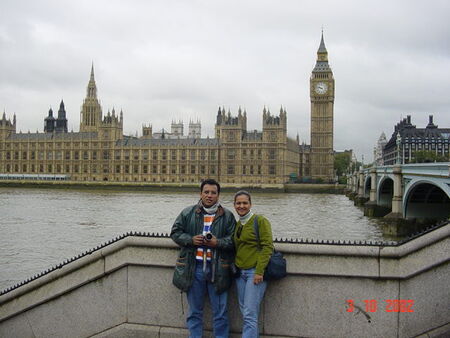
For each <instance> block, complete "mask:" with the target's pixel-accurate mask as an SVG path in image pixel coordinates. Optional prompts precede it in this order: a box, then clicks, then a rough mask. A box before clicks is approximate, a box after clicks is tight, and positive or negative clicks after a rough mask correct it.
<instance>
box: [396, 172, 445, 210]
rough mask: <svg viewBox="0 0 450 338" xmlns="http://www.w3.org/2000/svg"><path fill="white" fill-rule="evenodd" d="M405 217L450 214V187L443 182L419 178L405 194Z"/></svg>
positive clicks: (409, 186) (410, 185)
mask: <svg viewBox="0 0 450 338" xmlns="http://www.w3.org/2000/svg"><path fill="white" fill-rule="evenodd" d="M403 196H404V197H403V217H405V218H407V219H408V218H436V219H443V218H448V217H449V216H450V188H449V186H448V185H447V184H444V183H442V182H433V181H431V180H417V181H416V182H413V183H411V184H409V185H408V187H407V189H406V191H405V194H404V195H403Z"/></svg>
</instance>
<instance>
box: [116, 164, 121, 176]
mask: <svg viewBox="0 0 450 338" xmlns="http://www.w3.org/2000/svg"><path fill="white" fill-rule="evenodd" d="M116 174H120V165H116Z"/></svg>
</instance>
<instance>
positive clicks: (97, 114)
mask: <svg viewBox="0 0 450 338" xmlns="http://www.w3.org/2000/svg"><path fill="white" fill-rule="evenodd" d="M101 122H102V107H101V106H100V103H99V102H98V99H97V86H96V84H95V79H94V65H92V68H91V78H90V80H89V83H88V86H87V93H86V98H85V99H84V101H83V106H82V107H81V112H80V132H89V131H97V130H98V127H99V126H100V123H101Z"/></svg>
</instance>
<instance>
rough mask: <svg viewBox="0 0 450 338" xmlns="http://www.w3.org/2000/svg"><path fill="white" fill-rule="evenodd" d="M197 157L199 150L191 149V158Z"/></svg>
mask: <svg viewBox="0 0 450 338" xmlns="http://www.w3.org/2000/svg"><path fill="white" fill-rule="evenodd" d="M196 158H197V152H196V151H195V150H191V160H195V159H196Z"/></svg>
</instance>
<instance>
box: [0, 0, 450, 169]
mask: <svg viewBox="0 0 450 338" xmlns="http://www.w3.org/2000/svg"><path fill="white" fill-rule="evenodd" d="M449 21H450V1H446V0H442V1H433V0H428V1H415V0H410V1H393V0H386V1H385V0H378V1H358V0H354V1H299V0H297V1H281V0H277V1H276V0H273V1H268V0H258V1H245V0H240V1H234V0H228V1H213V0H209V1H206V0H205V1H187V0H184V1H171V0H161V1H152V0H149V1H131V0H129V1H117V0H102V1H97V0H77V1H65V0H54V1H50V0H41V1H23V0H1V2H0V107H1V109H2V110H3V109H4V110H5V111H6V115H7V116H12V114H13V113H16V115H17V129H18V131H19V130H22V131H23V132H27V131H28V130H31V131H32V132H35V131H36V130H39V131H42V130H43V121H44V118H45V117H46V115H47V113H48V109H49V108H50V107H52V108H53V110H54V111H55V113H56V111H57V110H58V107H59V102H60V100H61V99H64V102H65V105H66V111H67V117H68V120H69V129H73V130H74V131H78V130H79V121H80V107H81V105H82V101H83V98H84V97H85V95H86V86H87V83H88V80H89V73H90V69H91V63H92V62H93V63H94V67H95V79H96V83H97V88H98V96H99V99H100V100H101V104H102V107H103V113H104V114H105V113H107V112H108V110H110V109H112V108H113V107H115V108H116V111H117V110H120V109H123V112H124V133H125V134H133V135H134V134H135V133H136V131H138V132H139V135H141V133H142V131H141V127H142V124H143V123H151V124H152V125H153V131H154V132H155V131H159V130H161V129H162V128H165V129H170V124H171V121H172V120H173V119H176V120H183V121H184V122H185V124H186V125H185V132H186V131H187V123H188V122H189V120H191V119H192V120H197V119H199V120H201V122H202V136H203V137H206V136H207V135H209V136H213V135H214V123H215V118H216V114H217V110H218V107H219V106H224V107H225V108H226V110H228V109H230V110H231V112H232V114H237V110H238V108H239V106H241V107H242V108H243V109H244V108H245V109H246V110H247V116H248V122H247V125H248V129H249V130H253V129H258V130H261V129H262V110H263V107H264V105H265V106H266V107H268V108H269V109H270V111H271V112H272V113H277V114H278V112H279V109H280V106H281V105H282V106H283V107H286V110H287V113H288V114H287V115H288V133H289V135H290V136H291V137H295V136H296V134H297V133H299V135H300V140H301V141H305V142H306V143H307V144H309V143H310V139H309V138H310V134H309V128H310V99H309V77H310V75H311V71H312V69H313V68H314V64H315V61H316V53H317V49H318V47H319V43H320V34H321V29H322V26H323V27H324V38H325V44H326V47H327V49H328V56H329V61H330V65H331V67H332V70H333V73H334V77H335V81H336V93H335V94H336V97H335V105H334V128H335V129H334V147H335V149H336V150H343V149H353V150H354V151H355V152H356V155H357V156H358V159H359V160H361V157H362V155H363V154H364V157H365V162H366V163H367V162H368V161H369V160H370V161H371V160H372V152H373V147H374V145H375V143H376V141H377V139H378V137H379V136H380V134H381V132H383V131H384V132H385V133H386V136H387V137H388V138H389V137H390V135H391V134H392V131H393V128H394V125H395V124H396V123H397V122H398V121H399V120H400V118H402V117H406V115H408V114H410V115H411V116H412V122H413V124H415V125H416V126H417V127H425V126H426V124H427V122H428V115H429V114H433V115H434V121H435V124H438V125H439V126H440V127H450V114H449V113H450V29H449V28H448V27H449Z"/></svg>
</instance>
